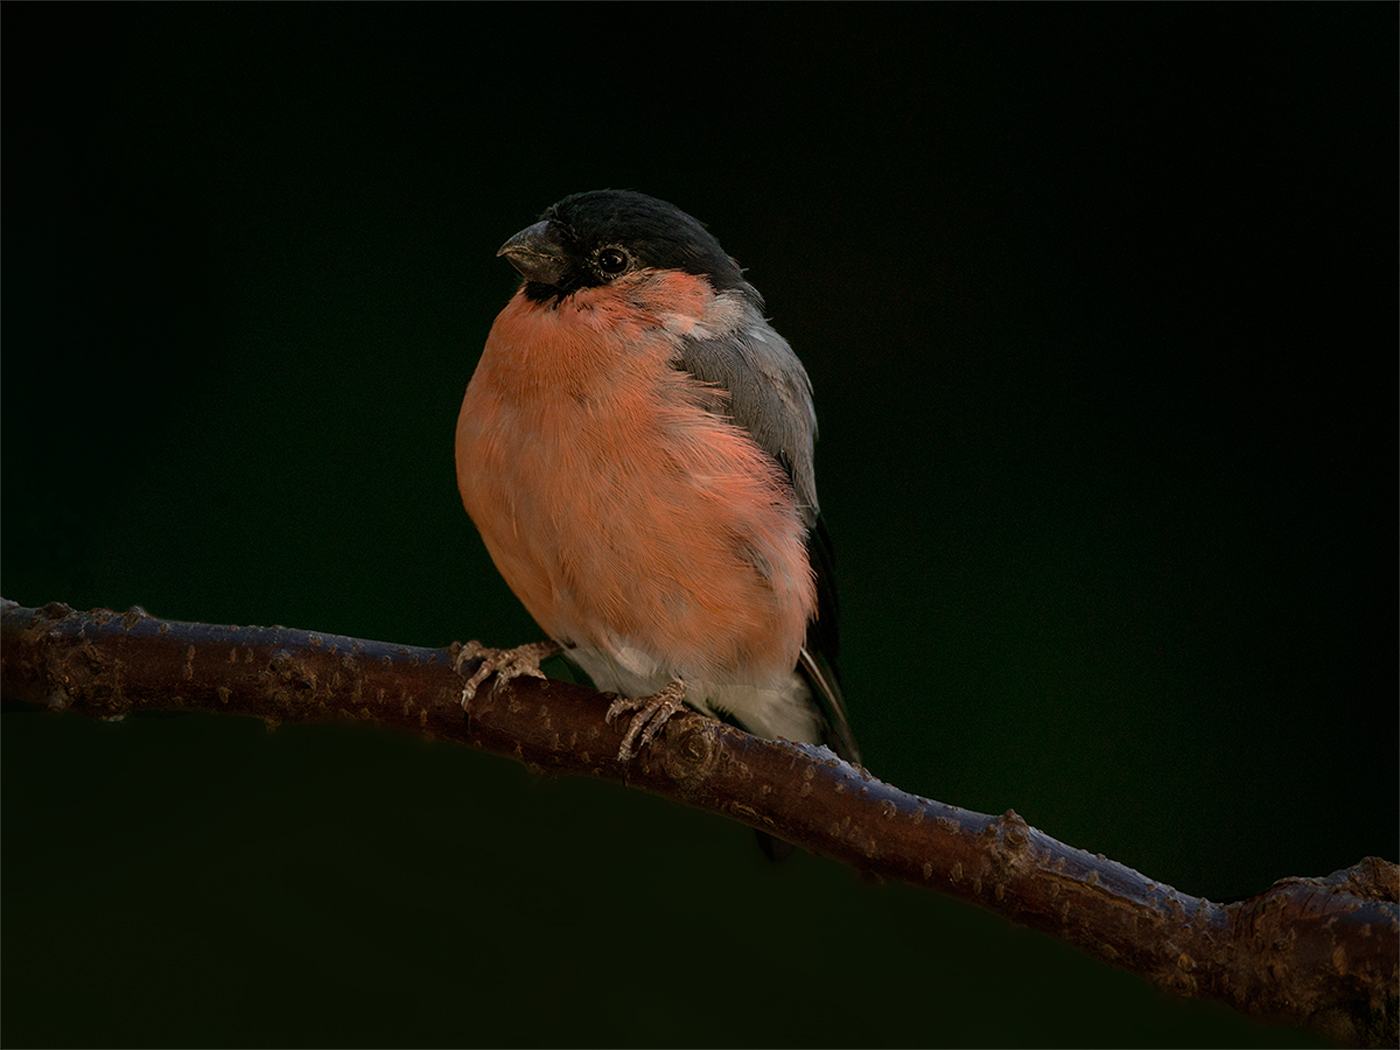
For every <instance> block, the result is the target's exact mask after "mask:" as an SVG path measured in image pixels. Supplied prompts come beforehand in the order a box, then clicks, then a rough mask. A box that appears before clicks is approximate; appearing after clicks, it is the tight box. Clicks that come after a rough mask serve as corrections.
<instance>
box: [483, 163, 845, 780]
mask: <svg viewBox="0 0 1400 1050" xmlns="http://www.w3.org/2000/svg"><path fill="white" fill-rule="evenodd" d="M496 254H497V256H498V257H504V258H505V259H506V260H507V261H508V262H509V263H510V264H511V266H513V267H514V268H515V270H516V271H518V273H519V275H520V277H521V278H522V279H523V280H522V281H521V284H520V287H519V289H518V290H517V291H516V292H515V294H514V296H513V297H512V298H511V299H510V301H509V302H508V303H507V304H506V306H505V308H504V309H503V310H502V311H501V313H500V315H499V316H498V317H497V318H496V320H495V323H494V324H493V325H492V327H491V331H490V334H489V335H488V336H487V339H486V345H485V348H484V350H483V351H482V355H481V358H480V361H479V362H478V364H477V366H476V369H475V371H474V372H473V374H472V377H471V380H470V382H469V383H468V385H467V390H466V395H465V396H464V398H463V400H462V408H461V413H460V415H459V416H458V420H457V430H456V449H455V451H456V466H457V485H458V489H459V490H460V493H461V497H462V503H463V505H464V506H465V508H466V511H467V513H468V515H469V516H470V518H471V520H472V522H473V523H474V524H475V526H476V528H477V531H478V532H479V533H480V534H481V538H482V540H483V541H484V543H485V546H486V548H487V550H488V552H489V553H490V555H491V558H492V560H493V562H494V563H495V565H496V568H497V569H498V571H499V572H500V573H501V575H502V577H504V579H505V581H506V583H507V584H508V585H509V586H510V588H511V590H512V591H513V592H514V593H515V595H516V596H517V597H518V598H519V599H520V601H521V603H522V604H523V605H524V606H525V608H526V610H527V611H528V612H529V613H530V615H531V616H532V617H533V618H534V620H535V622H536V623H537V624H538V625H539V626H540V628H541V629H542V630H543V631H544V633H545V635H546V636H547V639H548V640H547V641H543V642H531V643H527V644H525V645H521V646H517V647H515V648H512V649H492V648H487V647H485V646H482V645H481V644H480V643H479V642H472V643H469V644H468V645H467V646H465V647H463V649H462V650H461V652H460V654H459V657H458V669H459V670H461V667H462V664H463V663H464V661H465V659H466V658H467V657H472V656H475V657H480V658H481V663H480V664H479V665H478V666H477V668H476V669H475V673H474V674H473V675H472V676H471V678H470V679H468V681H467V683H466V686H465V687H464V689H463V695H462V706H463V707H464V708H466V709H467V710H468V711H470V703H471V700H472V699H473V697H474V695H475V693H476V690H477V689H478V687H479V686H480V685H481V684H482V682H484V681H485V680H486V678H488V677H490V676H491V675H493V674H494V675H497V676H498V679H497V681H498V685H500V684H503V683H504V682H506V681H508V680H509V679H511V678H515V677H518V676H520V675H534V676H536V677H540V678H543V677H545V676H544V674H543V673H542V672H541V671H540V667H539V665H540V661H541V660H542V659H544V658H545V657H547V656H551V655H554V654H556V653H559V652H562V653H563V655H564V656H565V657H566V658H567V659H568V660H569V661H570V662H572V663H573V664H575V665H576V666H578V667H579V668H581V669H582V670H583V671H584V672H586V673H587V674H588V676H589V677H590V678H591V679H592V680H593V683H594V685H595V686H597V687H598V689H600V690H602V691H604V692H610V693H614V694H617V699H616V700H614V701H613V703H612V704H611V706H610V707H609V709H608V713H607V721H608V722H609V723H611V722H613V721H614V720H615V719H616V718H618V717H619V716H621V715H623V714H626V713H628V712H632V719H631V722H630V724H629V725H628V729H627V731H626V733H625V735H624V737H623V740H622V744H621V747H620V749H619V752H618V759H619V761H622V762H626V761H629V760H630V759H632V758H633V757H634V756H635V755H636V754H638V753H639V749H641V748H646V747H648V746H649V745H650V744H651V743H652V741H653V739H654V738H655V736H656V734H657V732H658V731H659V730H660V728H661V727H662V726H663V725H664V724H665V723H666V721H667V720H668V719H670V718H671V717H672V716H673V715H675V714H676V713H677V712H679V711H681V710H683V708H684V707H685V706H689V707H691V708H693V709H694V710H696V711H699V712H700V713H702V714H705V715H708V716H710V717H713V718H718V719H720V720H722V721H726V722H729V723H731V724H734V725H737V726H738V727H739V728H741V729H744V730H747V731H748V732H751V733H753V734H755V735H757V736H760V737H767V738H779V737H781V738H786V739H788V740H792V741H798V742H804V743H810V744H825V745H826V746H828V747H830V748H831V749H832V750H833V751H835V752H836V754H838V755H839V756H841V757H842V758H844V759H846V760H848V761H850V762H857V763H858V762H859V760H860V753H859V750H858V749H857V747H856V743H855V738H854V735H853V733H852V731H851V727H850V723H849V720H848V718H847V715H846V707H845V701H844V698H843V696H842V693H841V687H840V683H839V678H838V675H837V671H836V657H837V649H838V639H839V633H838V628H837V607H836V592H835V585H834V577H833V572H832V552H831V545H830V538H829V536H828V534H827V531H826V528H825V525H824V523H823V520H822V518H821V516H820V509H819V505H818V502H817V490H816V478H815V473H814V467H813V454H814V445H815V440H816V435H817V420H816V413H815V409H814V406H813V400H812V385H811V381H810V379H809V378H808V375H807V372H806V370H805V369H804V368H803V366H802V363H801V361H799V359H798V357H797V355H796V354H795V353H794V352H793V350H792V348H791V346H789V344H788V342H787V341H786V340H785V339H784V338H783V337H782V336H780V335H779V334H778V333H777V331H775V330H774V328H773V327H772V326H771V325H770V324H769V322H768V320H767V319H766V318H765V317H764V314H763V310H764V300H763V297H762V296H761V295H760V294H759V293H758V291H757V289H755V288H754V286H753V285H751V284H750V283H749V282H748V281H747V280H746V279H745V278H744V271H743V270H742V269H741V268H740V266H739V264H738V263H737V262H736V261H735V260H734V259H733V258H731V257H730V256H729V255H727V254H726V253H725V251H724V249H723V248H721V246H720V243H719V241H718V240H717V239H716V238H715V237H714V236H713V235H712V234H711V233H710V232H709V231H708V230H707V229H706V228H705V226H703V225H702V224H701V223H700V222H698V221H697V220H696V219H694V218H692V217H691V216H690V215H688V214H686V213H685V212H683V211H681V210H680V209H679V208H677V207H676V206H675V205H673V204H670V203H667V202H666V201H663V200H660V199H657V198H655V197H651V196H648V195H646V194H643V193H638V192H635V191H631V190H611V189H607V190H593V191H588V192H583V193H575V194H573V195H571V196H568V197H565V198H564V199H563V200H560V201H559V202H558V203H556V204H554V205H552V206H551V207H549V208H548V209H546V210H545V212H544V213H543V215H542V216H541V217H540V219H539V221H538V222H536V223H534V224H533V225H531V226H528V227H526V228H525V229H523V230H521V231H520V232H519V233H517V234H515V235H514V236H513V237H511V238H510V239H509V240H507V241H506V242H505V244H503V245H502V246H501V248H500V250H499V251H498V252H497V253H496Z"/></svg>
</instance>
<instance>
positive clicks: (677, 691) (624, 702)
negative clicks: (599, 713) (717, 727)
mask: <svg viewBox="0 0 1400 1050" xmlns="http://www.w3.org/2000/svg"><path fill="white" fill-rule="evenodd" d="M684 706H685V683H684V682H682V681H680V680H679V679H677V680H675V681H673V682H672V683H671V684H670V685H668V686H667V687H666V688H665V689H662V690H661V691H660V692H659V693H652V694H651V696H639V697H636V698H630V697H626V696H619V697H618V698H617V699H616V700H614V701H613V702H612V704H611V706H609V707H608V714H607V718H606V721H607V722H608V723H609V724H611V723H612V720H613V719H614V718H616V717H617V716H618V715H620V714H623V713H624V712H627V711H636V712H637V713H636V714H635V715H633V716H632V722H631V724H630V725H628V727H627V735H626V736H624V737H623V738H622V747H620V748H619V749H618V752H617V760H618V761H619V762H626V761H627V760H628V759H630V758H632V757H633V756H634V755H635V754H636V753H637V750H639V748H633V746H632V744H633V741H635V740H636V739H637V734H638V733H641V734H642V739H641V742H640V747H646V746H647V745H648V744H650V743H651V742H652V740H654V739H655V738H656V734H657V731H658V730H660V729H661V727H662V726H664V725H665V724H666V723H667V722H669V721H670V720H671V717H672V716H673V715H674V714H676V712H678V711H679V710H680V709H681V708H683V707H684Z"/></svg>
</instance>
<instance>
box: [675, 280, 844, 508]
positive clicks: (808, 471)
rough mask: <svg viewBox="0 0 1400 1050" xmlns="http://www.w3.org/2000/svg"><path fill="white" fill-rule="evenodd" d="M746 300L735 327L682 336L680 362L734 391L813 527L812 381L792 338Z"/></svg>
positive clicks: (738, 413)
mask: <svg viewBox="0 0 1400 1050" xmlns="http://www.w3.org/2000/svg"><path fill="white" fill-rule="evenodd" d="M736 298H738V297H736ZM741 302H742V308H741V312H740V318H739V321H738V323H737V324H736V325H735V326H734V327H733V328H731V329H729V330H728V331H726V332H723V333H721V334H719V335H715V336H712V337H709V338H705V339H696V338H693V337H690V336H686V337H684V338H682V339H681V341H680V355H681V356H680V361H679V362H678V364H679V365H680V367H682V368H684V369H685V370H686V371H687V372H689V373H691V375H693V376H695V377H696V378H697V379H702V380H704V381H705V382H707V383H714V384H715V385H716V386H718V387H720V388H722V389H724V390H725V391H727V392H728V393H729V414H730V415H731V416H732V417H733V419H734V422H735V423H737V424H739V425H740V426H741V427H743V428H745V429H746V430H747V431H748V432H749V433H750V434H752V435H753V438H754V440H755V441H756V442H758V445H759V447H760V448H762V449H763V450H764V451H765V452H767V453H768V454H769V455H770V456H772V457H773V458H774V459H776V460H777V461H778V462H779V463H781V464H782V465H783V469H784V470H786V471H787V472H788V475H789V476H790V477H791V478H792V487H793V490H794V491H795V492H796V494H797V501H798V504H799V505H800V506H801V508H802V516H803V520H804V521H806V523H807V527H808V528H809V529H810V528H812V527H813V526H814V525H815V523H816V520H817V510H818V507H817V483H816V477H815V475H814V474H813V469H812V446H813V444H814V442H815V441H816V438H817V414H816V410H815V409H814V408H813V407H812V381H811V380H810V379H808V378H807V370H806V369H805V368H803V367H802V362H801V361H799V360H798V359H797V355H796V354H795V353H793V352H792V347H790V346H789V345H788V343H787V340H786V339H784V338H783V337H782V336H780V335H779V334H778V333H777V332H775V331H774V330H773V328H772V326H770V325H769V324H768V322H767V321H765V320H764V319H763V315H762V314H761V313H760V312H759V310H758V308H757V307H756V306H755V305H754V304H753V303H752V302H750V301H749V300H748V299H747V298H743V299H741Z"/></svg>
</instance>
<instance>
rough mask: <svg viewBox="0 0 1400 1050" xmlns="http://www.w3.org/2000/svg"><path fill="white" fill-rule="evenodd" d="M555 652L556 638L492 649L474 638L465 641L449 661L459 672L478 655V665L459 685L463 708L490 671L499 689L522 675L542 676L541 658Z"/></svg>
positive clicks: (488, 676)
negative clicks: (479, 662) (454, 656)
mask: <svg viewBox="0 0 1400 1050" xmlns="http://www.w3.org/2000/svg"><path fill="white" fill-rule="evenodd" d="M558 652H560V647H559V645H558V644H557V643H555V642H529V643H527V644H525V645H517V646H516V647H515V648H513V649H492V648H490V647H488V646H485V645H482V644H481V643H480V642H478V641H476V640H472V641H470V642H468V643H467V644H466V645H464V646H462V647H461V648H460V649H459V650H458V651H457V656H456V659H455V660H454V661H453V663H452V667H453V670H455V671H456V672H457V673H458V674H461V673H462V665H463V664H464V663H466V662H467V661H468V660H476V659H479V660H481V666H480V667H478V668H477V669H476V671H475V673H474V674H473V675H472V676H471V677H470V678H468V679H467V681H466V684H465V685H463V686H462V710H464V711H470V710H471V702H472V700H473V699H475V697H476V691H477V690H478V689H480V688H481V683H482V682H484V681H486V679H488V678H490V677H491V676H492V675H495V676H496V688H498V689H499V688H500V687H501V686H503V685H505V684H506V683H507V682H509V681H510V680H511V679H513V678H519V677H520V676H521V675H530V676H531V677H532V678H544V677H545V673H544V672H543V671H541V670H540V661H541V660H544V659H546V658H547V657H550V656H554V655H555V654H556V653H558Z"/></svg>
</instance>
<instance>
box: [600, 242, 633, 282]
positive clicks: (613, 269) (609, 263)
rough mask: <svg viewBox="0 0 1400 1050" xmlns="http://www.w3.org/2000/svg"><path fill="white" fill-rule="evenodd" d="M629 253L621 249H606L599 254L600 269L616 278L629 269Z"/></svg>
mask: <svg viewBox="0 0 1400 1050" xmlns="http://www.w3.org/2000/svg"><path fill="white" fill-rule="evenodd" d="M628 261H629V260H628V258H627V253H626V252H624V251H623V250H622V249H620V248H604V249H603V250H602V251H601V252H599V253H598V268H599V269H600V270H602V271H603V272H604V273H608V274H613V275H614V276H616V275H617V274H620V273H621V272H622V271H623V270H625V269H627V263H628Z"/></svg>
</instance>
